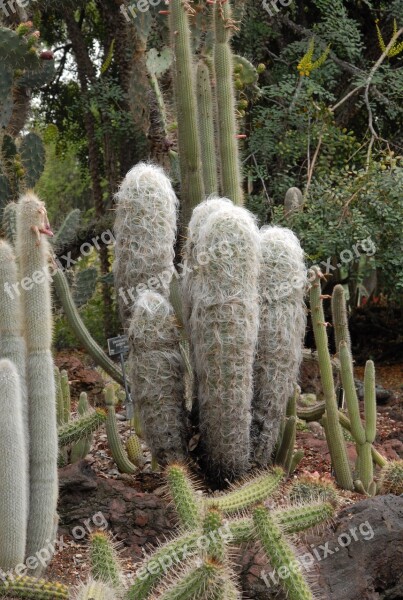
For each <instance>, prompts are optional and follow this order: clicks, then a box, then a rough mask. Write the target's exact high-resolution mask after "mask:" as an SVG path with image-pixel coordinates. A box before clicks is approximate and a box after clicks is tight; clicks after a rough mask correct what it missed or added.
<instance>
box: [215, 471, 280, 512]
mask: <svg viewBox="0 0 403 600" xmlns="http://www.w3.org/2000/svg"><path fill="white" fill-rule="evenodd" d="M283 477H284V471H283V469H281V468H280V467H275V468H274V469H273V470H272V471H270V472H268V473H265V474H263V475H260V476H258V477H254V478H253V479H252V480H251V481H249V482H247V483H244V484H240V485H237V486H234V489H233V490H232V491H230V492H228V493H226V494H222V495H220V496H214V497H212V498H208V499H207V500H206V504H207V506H211V507H213V506H214V507H215V508H217V509H218V510H221V511H222V512H223V513H225V514H230V513H235V512H238V511H242V510H244V509H245V508H247V507H248V506H251V505H252V504H256V503H257V502H262V501H263V500H267V498H269V497H270V496H271V495H272V494H274V492H275V491H276V490H277V489H278V487H279V485H280V483H281V480H282V479H283Z"/></svg>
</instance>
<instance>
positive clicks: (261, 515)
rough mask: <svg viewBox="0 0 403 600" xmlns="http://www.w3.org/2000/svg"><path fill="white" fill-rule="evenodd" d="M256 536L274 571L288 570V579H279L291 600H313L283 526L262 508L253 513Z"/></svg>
mask: <svg viewBox="0 0 403 600" xmlns="http://www.w3.org/2000/svg"><path fill="white" fill-rule="evenodd" d="M253 522H254V525H255V529H256V534H257V536H258V538H259V540H260V542H261V544H262V547H263V549H264V551H265V553H266V555H267V557H268V559H269V560H270V563H271V565H272V567H273V569H274V570H275V571H276V572H279V569H284V568H285V569H287V575H288V576H287V577H284V578H282V579H279V581H280V583H281V585H282V586H283V587H284V590H285V591H286V593H287V597H288V598H290V600H313V598H314V596H313V593H312V591H311V590H310V588H309V586H308V583H307V582H306V580H305V578H304V577H303V575H302V573H301V571H300V570H299V568H296V567H295V552H294V550H293V549H292V547H291V546H290V544H289V542H288V540H287V539H286V538H285V536H284V534H283V531H282V529H281V526H280V525H279V523H278V522H277V521H276V519H275V518H274V517H273V516H272V515H271V514H270V512H269V511H268V510H267V509H266V508H265V507H264V506H260V507H258V508H256V509H255V510H254V511H253Z"/></svg>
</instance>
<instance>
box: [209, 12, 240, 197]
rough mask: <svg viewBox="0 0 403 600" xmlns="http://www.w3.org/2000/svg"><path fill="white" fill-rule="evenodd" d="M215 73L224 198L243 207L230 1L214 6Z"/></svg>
mask: <svg viewBox="0 0 403 600" xmlns="http://www.w3.org/2000/svg"><path fill="white" fill-rule="evenodd" d="M213 10H214V30H215V44H214V69H215V82H216V104H217V116H216V118H217V125H218V139H219V148H220V161H221V165H220V173H221V194H222V195H223V196H226V197H227V198H230V199H231V200H232V201H233V202H234V204H238V205H239V204H243V190H242V175H241V163H240V159H239V148H238V140H237V123H236V116H235V115H236V101H235V90H234V58H233V54H232V51H231V46H230V39H231V34H232V31H233V29H234V23H233V21H232V20H231V6H230V2H229V0H217V2H216V3H215V6H214V9H213Z"/></svg>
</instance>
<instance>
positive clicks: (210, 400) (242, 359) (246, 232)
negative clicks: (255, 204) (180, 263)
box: [188, 200, 260, 482]
mask: <svg viewBox="0 0 403 600" xmlns="http://www.w3.org/2000/svg"><path fill="white" fill-rule="evenodd" d="M200 212H203V210H201V211H200ZM195 213H196V215H195V219H196V220H198V214H199V213H198V212H197V211H195ZM192 220H193V218H192ZM189 229H190V230H191V231H192V230H194V226H193V223H192V221H191V223H190V227H189ZM194 260H195V262H196V263H198V270H197V271H195V273H194V276H193V277H192V279H191V281H190V282H189V286H188V290H189V293H188V297H189V300H190V308H191V311H190V317H189V329H190V334H191V344H192V352H193V354H194V362H195V372H196V376H197V380H198V385H199V390H198V391H199V393H198V400H199V422H200V432H201V439H202V443H203V449H204V450H205V455H206V462H207V468H208V471H209V474H210V475H211V476H212V477H214V478H215V479H216V480H217V481H221V482H222V481H224V480H225V479H235V478H237V477H239V476H240V475H242V474H243V473H245V471H246V470H247V469H248V465H249V452H250V422H251V402H252V393H253V392H252V386H253V360H254V355H255V349H256V342H257V333H258V318H259V306H258V273H259V263H260V243H259V231H258V229H257V227H256V223H255V220H254V218H253V216H252V215H251V214H250V213H249V212H248V211H247V210H245V209H243V208H240V207H236V206H234V205H233V204H232V203H229V202H228V201H226V200H223V201H221V208H217V210H215V211H213V212H212V213H211V214H210V216H209V217H208V218H207V220H206V221H205V222H204V223H202V224H201V225H200V231H199V235H198V236H196V239H195V246H194Z"/></svg>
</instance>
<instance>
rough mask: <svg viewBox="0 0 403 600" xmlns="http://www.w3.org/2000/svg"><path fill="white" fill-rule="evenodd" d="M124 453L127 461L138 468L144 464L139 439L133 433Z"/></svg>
mask: <svg viewBox="0 0 403 600" xmlns="http://www.w3.org/2000/svg"><path fill="white" fill-rule="evenodd" d="M126 452H127V456H128V457H129V460H130V461H131V462H132V463H133V464H134V465H137V466H138V467H140V466H142V465H143V464H144V456H143V449H142V447H141V441H140V438H139V437H138V436H137V435H136V434H135V433H134V434H133V435H131V436H130V437H129V439H128V440H127V442H126Z"/></svg>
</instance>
